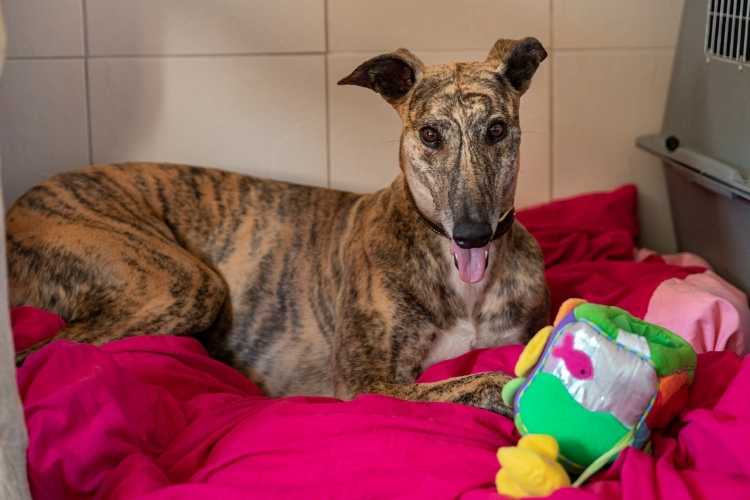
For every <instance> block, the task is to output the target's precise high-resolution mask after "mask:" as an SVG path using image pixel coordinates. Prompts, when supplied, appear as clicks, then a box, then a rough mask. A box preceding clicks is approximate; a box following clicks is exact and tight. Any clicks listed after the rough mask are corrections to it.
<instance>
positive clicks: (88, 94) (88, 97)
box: [81, 0, 94, 164]
mask: <svg viewBox="0 0 750 500" xmlns="http://www.w3.org/2000/svg"><path fill="white" fill-rule="evenodd" d="M86 1H87V0H81V10H82V11H83V23H82V24H83V78H84V81H83V87H84V92H85V95H86V129H87V135H88V146H89V151H88V153H89V164H92V163H94V137H93V134H92V130H93V127H92V125H91V79H90V74H89V26H88V10H87V8H86Z"/></svg>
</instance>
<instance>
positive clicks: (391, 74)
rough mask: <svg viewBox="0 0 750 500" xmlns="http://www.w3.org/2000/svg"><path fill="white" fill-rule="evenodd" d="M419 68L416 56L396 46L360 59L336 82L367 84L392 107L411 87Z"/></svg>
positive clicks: (420, 70) (422, 65) (420, 71)
mask: <svg viewBox="0 0 750 500" xmlns="http://www.w3.org/2000/svg"><path fill="white" fill-rule="evenodd" d="M423 68H424V64H422V61H420V60H419V58H418V57H417V56H415V55H414V54H412V53H411V52H409V51H408V50H406V49H398V50H397V51H395V52H391V53H389V54H382V55H379V56H376V57H373V58H372V59H369V60H367V61H365V62H363V63H362V64H360V65H359V66H357V68H356V69H355V70H354V71H352V73H351V74H350V75H349V76H347V77H346V78H342V79H341V80H339V82H338V84H339V85H359V86H360V87H367V88H368V89H372V90H374V91H375V92H377V93H378V94H380V95H381V96H383V98H384V99H385V100H386V101H388V102H389V103H391V104H392V105H394V106H396V105H398V104H399V103H400V102H401V100H402V99H403V98H404V96H406V94H408V93H409V91H410V90H411V89H412V87H414V84H415V83H416V82H417V80H418V79H419V78H420V77H421V75H422V69H423Z"/></svg>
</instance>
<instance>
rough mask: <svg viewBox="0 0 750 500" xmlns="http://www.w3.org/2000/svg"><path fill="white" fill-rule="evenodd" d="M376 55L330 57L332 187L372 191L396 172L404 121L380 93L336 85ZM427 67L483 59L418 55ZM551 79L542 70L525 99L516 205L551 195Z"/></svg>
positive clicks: (465, 55)
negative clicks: (402, 122) (402, 121)
mask: <svg viewBox="0 0 750 500" xmlns="http://www.w3.org/2000/svg"><path fill="white" fill-rule="evenodd" d="M376 54H377V53H375V52H372V53H356V54H351V53H350V54H333V55H330V56H329V57H328V95H329V103H330V112H329V116H330V122H329V124H330V174H331V187H334V188H337V189H346V190H352V191H360V192H367V191H374V190H377V189H380V188H382V187H384V186H386V185H387V184H388V183H389V182H390V181H392V180H393V178H394V177H395V176H396V175H397V173H398V147H399V135H400V132H401V122H400V120H399V118H398V116H397V115H396V113H395V111H393V109H391V107H390V106H388V104H386V103H385V102H384V101H383V100H382V99H381V98H380V97H379V96H378V95H377V94H375V93H373V92H370V91H368V90H367V89H363V88H360V87H351V86H338V85H336V82H337V81H338V80H339V79H340V78H342V77H343V76H346V75H347V74H348V73H349V72H350V71H351V70H352V69H354V68H355V67H356V66H357V65H359V64H360V63H361V62H362V61H364V60H366V59H367V58H369V57H372V56H374V55H376ZM417 55H418V56H419V57H420V58H421V59H422V60H423V61H424V62H425V63H426V64H436V63H444V62H449V61H467V60H475V59H480V58H483V57H484V55H485V54H484V51H481V52H479V51H475V52H417ZM550 74H551V71H550V69H549V67H548V65H545V66H543V67H542V68H541V69H540V70H539V73H538V74H537V76H536V77H535V80H534V82H533V84H532V86H531V89H530V90H529V92H528V93H527V94H526V95H525V96H524V97H523V103H522V112H521V114H522V117H523V118H522V120H523V122H522V128H523V133H524V138H523V142H522V147H521V156H522V160H521V161H522V167H521V172H522V173H521V177H520V179H519V186H518V196H517V200H518V205H519V206H524V205H529V204H535V203H540V202H542V201H546V200H547V199H548V197H549V192H550V184H549V182H550V164H549V156H550V116H549V99H550Z"/></svg>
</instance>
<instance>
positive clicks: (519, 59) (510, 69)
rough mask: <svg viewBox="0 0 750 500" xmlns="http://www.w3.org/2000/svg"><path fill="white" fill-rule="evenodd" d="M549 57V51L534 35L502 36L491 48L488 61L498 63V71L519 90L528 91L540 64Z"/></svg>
mask: <svg viewBox="0 0 750 500" xmlns="http://www.w3.org/2000/svg"><path fill="white" fill-rule="evenodd" d="M546 58H547V51H546V50H544V47H543V46H542V44H541V43H540V42H539V40H537V39H536V38H533V37H528V38H524V39H523V40H506V39H504V38H501V39H500V40H498V41H497V42H495V45H493V46H492V49H490V53H489V54H488V55H487V59H486V62H488V63H492V64H496V65H497V73H498V75H500V76H502V77H503V78H505V79H506V80H508V82H509V83H510V84H511V85H512V86H513V88H515V89H516V90H518V92H520V93H521V94H523V93H524V92H526V90H528V88H529V84H530V83H531V77H532V76H534V73H535V72H536V69H537V68H538V67H539V64H540V63H541V62H542V61H544V60H545V59H546Z"/></svg>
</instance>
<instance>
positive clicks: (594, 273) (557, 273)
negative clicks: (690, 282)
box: [13, 188, 750, 500]
mask: <svg viewBox="0 0 750 500" xmlns="http://www.w3.org/2000/svg"><path fill="white" fill-rule="evenodd" d="M519 218H520V219H521V220H522V221H523V222H524V223H525V224H526V225H527V227H529V229H530V230H531V231H532V233H533V234H535V236H536V237H537V238H538V239H539V241H540V242H541V244H542V246H543V250H544V252H545V257H546V261H547V265H548V271H547V276H548V279H549V281H550V284H551V287H552V295H553V301H554V303H555V304H559V303H560V302H561V301H562V300H563V299H564V298H567V297H568V296H582V297H584V298H587V299H589V300H592V301H597V302H603V303H608V304H614V305H620V306H623V307H626V308H628V309H630V310H631V311H632V312H634V313H635V314H637V315H639V316H644V315H645V314H646V311H647V310H648V309H649V301H650V299H651V296H652V295H653V294H654V290H655V289H656V288H657V287H658V286H659V285H660V283H662V282H664V280H666V279H668V278H669V279H673V278H676V279H678V280H680V279H682V278H685V277H686V276H688V275H690V274H691V273H699V272H702V271H703V269H701V268H684V267H679V266H673V265H669V264H666V263H665V262H664V261H663V260H662V259H660V258H658V257H657V258H650V259H648V260H647V261H646V262H635V261H634V260H633V255H634V239H635V237H636V234H637V225H636V223H635V192H634V190H633V189H632V188H624V189H621V190H618V191H615V192H613V193H608V194H599V195H592V196H590V197H581V198H577V199H573V200H569V201H564V202H558V203H553V204H549V205H546V206H543V207H539V208H536V209H531V210H528V211H525V212H522V213H521V214H519ZM679 313H681V312H680V311H678V314H679ZM13 322H14V334H15V336H16V340H17V344H19V345H24V344H27V343H28V342H30V340H31V338H32V337H33V338H34V339H38V338H40V337H44V336H48V335H52V334H54V332H55V331H56V330H57V329H58V328H59V327H60V325H61V323H60V321H59V319H58V318H56V317H55V316H53V315H49V314H47V313H44V312H43V311H38V310H32V309H28V308H22V309H18V310H16V311H14V317H13ZM519 352H520V347H519V346H510V347H504V348H497V349H488V350H482V351H474V352H471V353H469V354H467V355H465V356H462V357H460V358H457V359H455V360H449V361H445V362H443V363H440V364H438V365H436V366H433V367H432V368H430V369H429V370H427V372H426V373H425V374H423V376H422V377H421V379H420V380H421V381H429V380H437V379H440V378H445V377H449V376H454V375H459V374H464V373H470V372H477V371H486V370H503V371H506V372H507V371H511V369H512V366H513V364H514V362H515V359H516V357H517V356H518V354H519ZM19 386H20V390H21V395H22V398H23V401H24V405H25V409H26V417H27V422H28V426H29V434H30V448H29V476H30V480H31V486H32V491H33V493H34V495H35V497H36V498H40V499H45V500H46V499H57V498H122V499H125V498H128V499H130V498H150V499H157V498H158V499H162V498H196V499H201V498H206V499H212V500H214V499H216V498H222V500H229V499H233V498H300V497H303V498H308V499H312V498H347V499H348V498H429V499H436V498H456V497H464V498H475V499H479V498H483V499H484V498H486V499H489V498H493V499H494V498H498V496H497V494H496V493H495V492H494V485H493V481H494V476H495V474H496V472H497V469H498V464H497V461H496V458H495V452H496V450H497V448H498V447H499V446H505V445H510V444H512V443H514V442H515V440H516V438H517V435H516V433H515V431H514V429H513V425H512V422H511V421H510V420H508V419H505V418H503V417H500V416H498V415H495V414H492V413H490V412H487V411H483V410H478V409H473V408H468V407H464V406H461V405H454V404H441V403H409V402H403V401H398V400H394V399H391V398H386V397H381V396H374V395H366V396H362V397H359V398H357V399H356V400H355V401H352V402H340V401H337V400H334V399H330V398H285V399H269V398H265V397H264V396H263V395H262V394H261V393H260V391H259V390H258V389H257V388H256V387H255V386H253V384H252V383H250V382H249V381H248V380H247V379H245V378H244V377H242V376H241V375H240V374H238V373H237V372H235V371H233V370H232V369H230V368H228V367H226V366H224V365H222V364H220V363H218V362H216V361H213V360H212V359H210V358H209V357H208V356H207V355H206V353H205V352H204V350H203V349H202V348H201V347H200V345H198V343H197V342H195V341H193V340H191V339H187V338H178V337H172V336H161V337H136V338H130V339H126V340H122V341H118V342H113V343H110V344H108V345H106V346H103V347H101V348H96V347H92V346H88V345H79V344H73V343H68V342H54V343H52V344H50V345H49V346H48V347H46V348H45V349H43V350H42V351H40V352H39V353H37V354H35V355H32V356H31V357H30V358H29V359H28V360H27V362H26V363H25V364H24V365H23V366H22V367H21V368H20V369H19ZM749 389H750V361H747V360H745V359H744V358H740V357H739V356H737V355H735V354H733V353H729V352H721V353H707V354H701V355H700V356H699V365H698V371H697V375H696V380H695V384H694V385H693V387H692V392H691V399H690V403H689V405H688V408H686V409H685V411H684V412H683V413H682V415H681V416H680V419H679V421H678V422H676V423H675V424H674V425H673V426H672V427H670V429H669V430H666V431H661V432H657V433H656V435H655V437H654V453H653V455H647V454H645V453H643V452H641V451H638V450H632V449H629V450H627V451H626V452H624V453H623V454H622V455H621V457H620V458H619V459H618V460H617V462H616V463H615V464H614V465H613V466H612V467H611V468H610V469H609V470H607V471H605V472H603V473H601V474H600V475H598V476H597V477H595V478H594V479H593V480H591V481H590V482H589V483H588V484H587V485H586V486H585V487H584V488H582V489H572V488H570V489H565V490H561V491H560V492H558V493H556V494H555V495H554V497H555V498H564V499H567V498H633V499H644V498H706V499H709V498H712V499H713V498H750V458H745V457H744V451H746V450H745V448H744V446H745V445H747V444H748V443H750V398H748V397H747V393H748V390H749Z"/></svg>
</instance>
